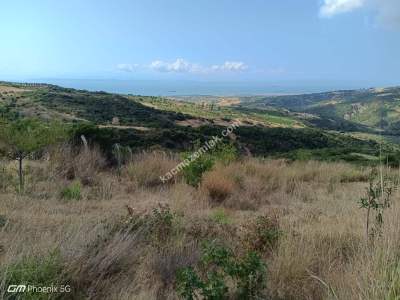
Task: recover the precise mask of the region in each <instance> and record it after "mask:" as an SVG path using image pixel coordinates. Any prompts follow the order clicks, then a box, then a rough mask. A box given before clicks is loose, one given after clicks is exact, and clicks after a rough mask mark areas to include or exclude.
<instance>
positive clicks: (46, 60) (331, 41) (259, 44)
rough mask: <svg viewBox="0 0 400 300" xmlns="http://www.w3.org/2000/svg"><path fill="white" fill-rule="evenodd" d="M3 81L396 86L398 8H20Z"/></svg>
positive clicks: (310, 4) (240, 4) (314, 0)
mask: <svg viewBox="0 0 400 300" xmlns="http://www.w3.org/2000/svg"><path fill="white" fill-rule="evenodd" d="M0 36H1V42H0V80H24V79H34V78H99V79H101V78H103V79H106V78H113V79H157V80H160V79H161V80H164V79H173V80H180V79H186V80H210V81H252V80H253V81H278V80H325V81H329V80H349V81H365V82H368V83H376V84H385V83H387V84H394V83H398V84H400V72H399V70H400V60H399V53H400V1H399V0H298V1H293V0H279V1H276V0H248V1H244V0H197V1H194V0H193V1H191V0H168V1H166V0H113V1H108V0H96V1H95V0H85V1H83V0H68V1H54V0H36V1H30V0H15V1H3V3H2V4H1V10H0Z"/></svg>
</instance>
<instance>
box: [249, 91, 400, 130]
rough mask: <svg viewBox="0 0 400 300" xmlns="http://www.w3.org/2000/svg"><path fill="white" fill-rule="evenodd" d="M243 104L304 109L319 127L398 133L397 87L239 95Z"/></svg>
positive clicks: (398, 96)
mask: <svg viewBox="0 0 400 300" xmlns="http://www.w3.org/2000/svg"><path fill="white" fill-rule="evenodd" d="M243 106H245V107H252V108H262V107H265V106H267V107H269V106H272V107H278V108H286V109H289V110H291V111H296V112H302V113H308V114H311V115H314V116H316V118H311V119H309V122H310V123H311V124H314V125H316V126H318V127H321V128H327V129H337V130H345V131H362V132H370V133H373V132H379V131H381V130H383V131H384V133H386V134H391V135H399V134H400V121H399V120H400V87H392V88H376V89H363V90H346V91H335V92H326V93H315V94H304V95H290V96H275V97H264V98H261V99H260V98H258V99H254V100H253V99H243Z"/></svg>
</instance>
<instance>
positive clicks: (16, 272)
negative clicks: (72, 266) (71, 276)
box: [4, 251, 63, 300]
mask: <svg viewBox="0 0 400 300" xmlns="http://www.w3.org/2000/svg"><path fill="white" fill-rule="evenodd" d="M62 271H63V265H62V262H61V259H60V255H59V253H58V252H57V251H54V252H52V253H50V254H49V255H48V256H45V257H36V256H27V257H24V258H23V259H22V260H20V261H18V262H16V263H14V264H12V265H10V266H9V267H8V268H7V270H6V271H5V272H6V273H5V285H4V286H8V285H10V284H17V285H18V284H24V285H33V286H37V287H42V286H43V287H44V286H59V285H60V284H61V279H62V277H61V275H62ZM17 295H18V294H8V295H7V294H6V299H21V298H18V297H17ZM52 296H53V297H54V298H55V296H56V295H52ZM23 299H24V300H31V299H32V300H41V299H43V300H44V299H52V298H51V297H50V296H49V294H47V293H37V292H34V291H28V290H26V291H25V292H24V293H23Z"/></svg>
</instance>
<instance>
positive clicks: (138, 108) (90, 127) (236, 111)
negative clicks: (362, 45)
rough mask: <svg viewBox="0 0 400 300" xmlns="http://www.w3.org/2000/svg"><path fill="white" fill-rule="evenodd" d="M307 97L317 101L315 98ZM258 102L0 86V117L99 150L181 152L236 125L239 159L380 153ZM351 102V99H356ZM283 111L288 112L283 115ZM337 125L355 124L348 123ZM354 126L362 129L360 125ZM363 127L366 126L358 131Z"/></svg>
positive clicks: (278, 101)
mask: <svg viewBox="0 0 400 300" xmlns="http://www.w3.org/2000/svg"><path fill="white" fill-rule="evenodd" d="M348 93H350V92H348ZM333 94H334V93H327V95H331V96H332V95H333ZM331 96H330V97H331ZM296 97H300V96H296ZM301 97H305V96H301ZM312 97H313V99H314V98H315V99H317V97H318V96H317V95H313V96H312ZM319 97H322V96H321V95H320V96H319ZM326 97H328V96H326ZM295 99H297V98H295ZM363 99H364V98H363ZM263 101H264V102H262V101H261V100H257V102H254V103H251V102H246V105H245V106H244V105H237V102H236V101H233V102H229V101H227V100H226V101H225V102H224V103H223V104H222V105H219V104H218V103H214V102H195V103H193V102H186V101H175V100H172V99H166V98H160V97H145V96H134V95H120V94H110V93H105V92H88V91H83V90H75V89H68V88H61V87H58V86H54V85H47V84H38V85H29V84H28V85H24V84H11V83H1V84H0V113H1V115H2V116H3V118H6V119H9V120H12V119H18V118H24V117H31V118H32V117H34V118H40V119H43V120H51V119H56V120H61V121H64V122H65V124H71V125H73V124H74V126H80V127H82V126H83V125H85V126H83V127H82V128H81V129H79V131H78V132H79V133H80V134H85V136H87V137H88V138H89V139H91V140H92V141H93V142H94V143H98V144H100V145H101V146H102V148H103V149H104V150H105V151H106V152H109V151H111V150H110V149H111V148H112V146H113V145H114V144H116V143H118V144H121V145H124V146H129V147H131V148H133V149H147V148H148V147H153V148H164V149H172V150H178V151H182V150H188V149H192V148H193V147H194V145H195V144H196V143H197V141H200V142H205V141H206V140H208V139H211V138H212V136H216V135H220V133H221V132H222V130H223V129H224V128H226V127H227V126H229V124H231V123H232V122H236V123H238V124H240V127H239V128H238V129H237V130H236V131H235V133H234V134H235V137H234V139H232V140H231V141H230V142H232V143H234V144H235V145H236V147H237V148H238V149H239V150H240V151H241V152H243V153H251V154H254V155H264V156H269V155H275V156H276V155H278V156H285V157H290V158H297V157H298V155H299V152H298V150H302V151H303V152H301V155H300V156H301V157H303V156H304V155H306V156H307V157H313V158H316V159H345V160H349V161H353V160H357V161H358V160H359V159H360V158H362V159H361V160H363V159H364V158H365V157H375V158H376V157H377V155H378V149H379V147H378V143H377V139H376V138H375V137H374V136H373V135H372V136H370V137H369V138H366V137H365V136H363V137H361V138H360V137H359V136H356V135H349V134H345V133H343V132H342V133H341V132H338V131H336V132H334V131H333V132H332V131H326V130H323V129H327V128H325V127H326V126H319V125H320V124H318V122H319V121H318V120H322V121H321V122H325V123H326V122H327V120H328V121H329V118H327V117H325V116H323V114H321V115H320V116H319V117H316V116H315V115H316V113H315V112H313V114H312V115H311V113H310V114H309V115H310V117H305V116H306V115H305V114H303V113H299V111H300V109H299V107H298V106H296V105H295V104H293V103H292V102H291V101H292V100H290V99H289V98H281V97H273V98H266V99H264V100H263ZM297 101H300V100H297ZM353 101H356V98H355V96H354V97H353ZM360 101H361V100H360ZM322 102H323V101H320V102H318V101H317V100H315V101H314V102H311V100H310V103H309V110H310V111H311V109H315V108H316V107H319V106H317V105H318V104H319V103H322ZM288 103H290V105H289V104H288ZM231 104H232V105H233V106H231ZM265 104H267V105H268V107H266V106H265ZM283 105H286V106H288V107H287V108H290V109H291V110H292V111H290V110H289V109H287V108H285V109H283V108H282V107H281V106H283ZM258 107H260V109H259V108H258ZM320 107H323V105H322V104H321V105H320ZM307 111H308V110H307ZM343 122H349V123H351V124H356V123H355V122H352V121H347V120H343ZM357 126H359V127H361V126H364V125H362V124H361V123H360V124H358V125H357ZM319 127H321V128H319ZM365 128H368V129H369V128H370V127H367V126H366V125H365ZM329 129H332V128H329ZM358 129H359V128H358ZM348 131H351V130H348ZM355 131H362V130H361V129H359V130H355ZM365 131H368V130H365ZM395 148H396V147H395V146H393V145H392V144H391V143H389V142H387V143H386V144H385V146H384V149H385V151H387V152H390V153H391V152H393V151H395ZM324 149H325V150H324ZM304 151H306V154H304ZM359 154H360V155H359ZM365 155H367V156H365Z"/></svg>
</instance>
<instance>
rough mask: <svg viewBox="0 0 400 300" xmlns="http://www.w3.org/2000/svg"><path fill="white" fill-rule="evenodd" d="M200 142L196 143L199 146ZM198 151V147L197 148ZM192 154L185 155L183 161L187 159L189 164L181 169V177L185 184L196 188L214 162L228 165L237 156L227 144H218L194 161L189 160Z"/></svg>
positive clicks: (234, 149)
mask: <svg viewBox="0 0 400 300" xmlns="http://www.w3.org/2000/svg"><path fill="white" fill-rule="evenodd" d="M199 144H200V142H199V141H198V142H197V145H199ZM198 149H200V148H199V146H198ZM191 155H193V154H192V153H185V154H184V155H183V159H184V160H185V159H187V160H189V161H191V162H190V164H189V165H188V166H186V167H185V168H184V169H183V177H184V178H185V180H186V183H187V184H190V185H192V186H198V185H199V183H200V182H201V178H202V176H203V174H204V173H205V172H207V171H209V170H211V169H212V167H213V166H214V164H215V162H221V163H223V164H228V163H230V162H232V161H234V160H235V159H236V158H237V156H238V154H237V150H236V148H235V146H233V145H232V144H227V143H220V144H217V146H216V147H215V148H213V149H211V150H209V151H208V152H203V153H202V154H200V156H199V157H198V158H196V159H194V160H192V159H191Z"/></svg>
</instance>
